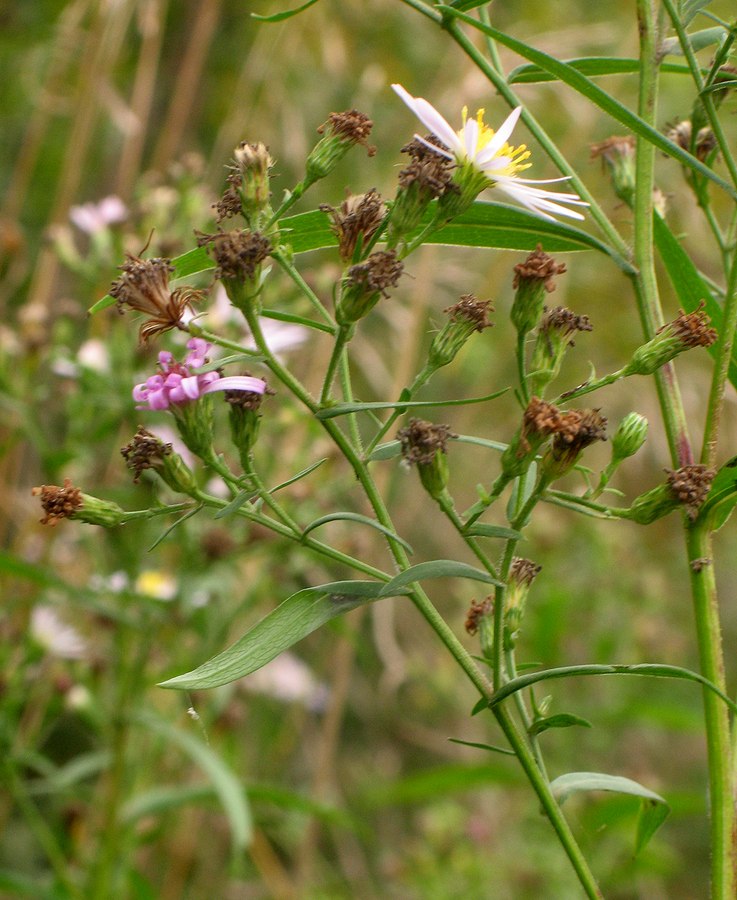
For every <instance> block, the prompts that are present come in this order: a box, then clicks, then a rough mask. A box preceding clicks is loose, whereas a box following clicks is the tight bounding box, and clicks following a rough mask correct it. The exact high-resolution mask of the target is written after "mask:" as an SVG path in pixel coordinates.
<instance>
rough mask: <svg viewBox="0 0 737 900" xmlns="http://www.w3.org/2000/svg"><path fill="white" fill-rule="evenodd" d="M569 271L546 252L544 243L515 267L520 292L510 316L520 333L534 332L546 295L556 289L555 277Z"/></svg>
mask: <svg viewBox="0 0 737 900" xmlns="http://www.w3.org/2000/svg"><path fill="white" fill-rule="evenodd" d="M565 271H566V266H565V263H556V261H555V260H554V259H553V258H552V256H548V254H547V253H544V252H543V249H542V246H541V245H540V244H538V245H537V249H536V250H535V251H534V252H533V253H531V254H530V255H529V256H528V257H527V259H526V260H525V261H524V262H521V263H518V264H517V265H516V266H515V267H514V281H513V282H512V287H513V288H514V289H515V291H516V294H515V297H514V301H513V303H512V311H511V313H510V316H511V319H512V324H513V325H514V327H515V328H516V329H517V331H518V332H519V334H527V333H528V332H529V331H532V329H533V328H534V327H535V326H536V325H537V323H538V322H539V321H540V316H541V315H542V312H543V309H544V299H545V294H546V293H548V294H549V293H552V292H553V291H554V290H555V281H554V278H555V276H556V275H562V274H563V272H565Z"/></svg>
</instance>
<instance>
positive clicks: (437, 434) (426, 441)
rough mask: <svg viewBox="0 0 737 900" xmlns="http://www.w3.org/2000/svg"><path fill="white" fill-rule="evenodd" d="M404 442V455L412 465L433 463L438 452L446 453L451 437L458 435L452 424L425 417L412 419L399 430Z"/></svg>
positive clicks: (399, 436) (401, 439) (400, 437)
mask: <svg viewBox="0 0 737 900" xmlns="http://www.w3.org/2000/svg"><path fill="white" fill-rule="evenodd" d="M397 437H398V438H399V440H400V441H401V442H402V456H403V458H404V459H405V461H406V462H408V463H409V464H410V465H412V464H413V463H416V464H420V463H423V464H427V463H431V462H432V461H433V459H434V457H435V455H436V453H438V452H440V453H445V452H446V449H447V445H448V440H449V439H450V438H455V437H458V435H457V434H453V432H452V431H451V430H450V425H435V424H433V423H432V422H426V421H424V420H423V419H410V421H409V425H407V426H406V427H404V428H402V429H401V430H400V431H399V432H397Z"/></svg>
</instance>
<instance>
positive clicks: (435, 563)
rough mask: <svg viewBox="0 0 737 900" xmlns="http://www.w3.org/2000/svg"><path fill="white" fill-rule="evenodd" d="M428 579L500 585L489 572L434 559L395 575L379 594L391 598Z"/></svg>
mask: <svg viewBox="0 0 737 900" xmlns="http://www.w3.org/2000/svg"><path fill="white" fill-rule="evenodd" d="M427 578H470V579H471V580H472V581H483V582H484V584H498V585H500V584H501V582H500V581H497V580H496V578H492V577H491V575H489V573H488V572H484V571H482V570H481V569H475V568H474V567H473V566H469V565H468V564H467V563H462V562H458V561H457V560H454V559H433V560H430V561H429V562H424V563H418V564H417V565H416V566H410V567H409V569H405V570H404V571H403V572H400V573H399V575H395V576H394V578H392V580H391V581H390V582H389V583H388V584H386V585H384V586H383V587H382V589H381V592H380V593H379V596H380V597H391V596H392V595H393V594H396V593H397V591H399V590H400V588H405V587H406V586H407V585H408V584H412V583H413V582H415V581H423V580H425V579H427Z"/></svg>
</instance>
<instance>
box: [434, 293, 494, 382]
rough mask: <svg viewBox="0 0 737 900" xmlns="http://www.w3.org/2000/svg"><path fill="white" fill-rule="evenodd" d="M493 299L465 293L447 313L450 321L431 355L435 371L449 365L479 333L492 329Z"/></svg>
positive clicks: (435, 338) (439, 335) (441, 332)
mask: <svg viewBox="0 0 737 900" xmlns="http://www.w3.org/2000/svg"><path fill="white" fill-rule="evenodd" d="M493 309H494V307H493V306H492V302H491V300H477V299H476V297H475V296H474V295H473V294H464V295H463V296H462V297H461V298H460V300H459V301H458V302H457V303H454V304H453V306H449V307H448V308H447V309H445V310H443V312H445V314H446V315H447V316H448V321H447V322H446V323H445V325H444V326H443V327H442V329H441V330H440V331H439V332H438V333H437V334H436V335H435V337H434V338H433V340H432V343H431V344H430V350H429V352H428V357H427V361H428V365H429V366H430V367H431V368H432V369H433V370H435V369H439V368H441V366H447V365H448V364H449V363H450V362H452V361H453V360H454V359H455V357H456V355H457V354H458V351H459V350H460V349H461V347H463V345H464V344H465V343H466V341H468V339H469V338H470V337H471V335H472V334H473V333H474V332H475V331H483V330H484V329H485V328H491V326H492V323H491V322H490V321H489V311H490V310H491V311H492V312H493Z"/></svg>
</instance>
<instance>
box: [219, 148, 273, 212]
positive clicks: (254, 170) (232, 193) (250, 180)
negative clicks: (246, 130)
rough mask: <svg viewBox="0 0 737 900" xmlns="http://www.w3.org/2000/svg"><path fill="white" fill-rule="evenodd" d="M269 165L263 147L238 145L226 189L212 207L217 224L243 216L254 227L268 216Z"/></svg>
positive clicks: (268, 157) (268, 159) (267, 154)
mask: <svg viewBox="0 0 737 900" xmlns="http://www.w3.org/2000/svg"><path fill="white" fill-rule="evenodd" d="M273 165H274V160H273V159H272V158H271V155H270V154H269V148H268V147H267V146H266V145H265V144H262V143H258V144H249V143H248V141H241V143H240V144H238V146H237V147H236V148H235V150H234V151H233V163H232V165H231V166H230V169H231V174H230V175H229V176H228V187H227V188H226V190H225V193H224V194H223V196H222V197H221V198H220V200H219V201H218V202H217V204H215V209H216V210H217V214H218V222H221V221H222V220H223V219H227V218H230V217H231V216H235V215H243V216H244V217H245V219H246V220H247V221H248V222H249V223H252V224H253V225H254V227H255V226H256V225H257V224H258V219H259V216H260V215H261V214H262V213H263V214H264V215H269V214H270V208H269V198H270V197H271V190H270V188H269V171H270V169H271V167H272V166H273Z"/></svg>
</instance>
